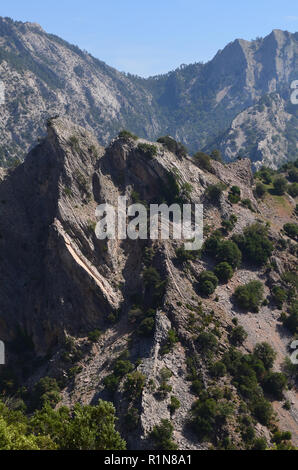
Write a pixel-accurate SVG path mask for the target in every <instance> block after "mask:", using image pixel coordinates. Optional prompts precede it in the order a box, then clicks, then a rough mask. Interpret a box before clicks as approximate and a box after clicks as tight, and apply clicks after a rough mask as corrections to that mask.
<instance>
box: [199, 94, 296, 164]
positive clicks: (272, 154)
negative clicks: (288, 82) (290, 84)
mask: <svg viewBox="0 0 298 470" xmlns="http://www.w3.org/2000/svg"><path fill="white" fill-rule="evenodd" d="M212 148H218V149H219V150H220V151H221V153H222V154H223V155H224V156H225V159H226V161H231V160H235V159H236V158H237V157H239V156H240V157H244V156H249V158H250V159H251V161H252V162H253V163H254V167H255V168H256V169H258V168H259V167H260V166H262V165H265V166H267V167H271V168H274V169H277V168H279V167H280V166H282V165H283V164H285V163H286V162H287V161H295V160H296V159H297V158H298V120H297V110H296V106H294V105H292V104H291V103H288V102H287V101H286V100H285V99H283V98H282V97H281V96H280V95H279V94H274V93H272V94H270V95H265V96H264V97H263V98H261V99H260V100H259V102H258V104H256V105H254V106H251V107H249V108H247V109H245V110H244V111H242V112H241V113H239V114H238V115H237V116H236V117H235V119H233V121H232V124H231V127H230V128H229V129H228V130H227V131H226V132H225V133H224V134H223V135H222V136H220V137H218V138H217V139H216V140H215V141H214V142H213V143H212V144H211V145H209V147H207V148H206V149H205V150H206V151H207V150H211V149H212Z"/></svg>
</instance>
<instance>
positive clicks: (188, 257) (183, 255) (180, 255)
mask: <svg viewBox="0 0 298 470" xmlns="http://www.w3.org/2000/svg"><path fill="white" fill-rule="evenodd" d="M176 257H177V259H178V260H179V262H180V263H186V262H187V261H192V260H195V259H196V258H197V257H198V251H196V250H186V249H185V248H184V245H182V246H180V247H179V248H177V249H176Z"/></svg>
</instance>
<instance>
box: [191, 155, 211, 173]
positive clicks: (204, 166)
mask: <svg viewBox="0 0 298 470" xmlns="http://www.w3.org/2000/svg"><path fill="white" fill-rule="evenodd" d="M193 159H194V161H195V163H196V164H197V165H198V167H199V168H201V170H206V171H209V172H213V168H212V165H211V158H210V157H209V155H207V154H206V153H204V152H197V153H195V154H194V156H193Z"/></svg>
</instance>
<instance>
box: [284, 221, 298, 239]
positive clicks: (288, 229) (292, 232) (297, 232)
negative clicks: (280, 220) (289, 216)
mask: <svg viewBox="0 0 298 470" xmlns="http://www.w3.org/2000/svg"><path fill="white" fill-rule="evenodd" d="M283 229H284V231H285V234H286V235H287V236H288V237H290V238H292V239H293V240H297V238H298V224H293V223H287V224H285V225H284V226H283Z"/></svg>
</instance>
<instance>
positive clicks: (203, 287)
mask: <svg viewBox="0 0 298 470" xmlns="http://www.w3.org/2000/svg"><path fill="white" fill-rule="evenodd" d="M217 286H218V279H217V277H216V276H215V274H214V273H213V272H212V271H203V272H202V273H201V274H200V276H199V283H198V289H199V292H200V294H201V295H204V296H209V295H211V294H213V292H214V291H215V289H216V287H217Z"/></svg>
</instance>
